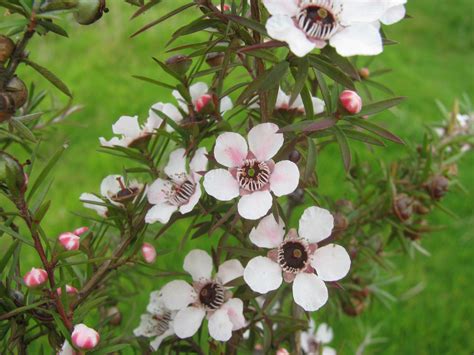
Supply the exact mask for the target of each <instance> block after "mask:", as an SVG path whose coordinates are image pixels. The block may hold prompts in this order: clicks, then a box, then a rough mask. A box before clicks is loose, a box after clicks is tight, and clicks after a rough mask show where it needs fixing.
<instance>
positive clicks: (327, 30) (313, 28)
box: [263, 0, 389, 57]
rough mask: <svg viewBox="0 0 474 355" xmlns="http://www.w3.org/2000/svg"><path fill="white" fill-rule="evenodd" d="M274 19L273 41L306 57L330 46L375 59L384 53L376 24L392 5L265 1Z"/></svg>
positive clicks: (354, 0) (348, 0) (367, 0)
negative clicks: (282, 43) (281, 42)
mask: <svg viewBox="0 0 474 355" xmlns="http://www.w3.org/2000/svg"><path fill="white" fill-rule="evenodd" d="M263 4H264V5H265V7H266V8H267V10H268V12H269V13H270V14H271V15H272V16H271V17H270V18H269V19H268V21H267V24H266V29H267V31H268V34H269V35H270V37H272V38H274V39H277V40H279V41H284V42H286V43H288V45H289V47H290V50H291V51H292V52H293V53H294V54H296V55H297V56H299V57H303V56H305V55H306V54H308V53H309V52H311V51H312V50H313V49H314V48H323V47H325V46H326V44H327V42H329V44H330V45H331V46H332V47H334V48H336V50H337V52H338V53H339V54H340V55H343V56H352V55H375V54H379V53H381V52H382V50H383V44H382V37H381V35H380V32H379V29H378V28H377V26H376V25H374V22H375V23H378V21H379V20H380V18H381V17H382V16H383V15H384V14H385V12H386V11H387V8H388V6H389V4H387V1H382V0H364V1H361V0H263Z"/></svg>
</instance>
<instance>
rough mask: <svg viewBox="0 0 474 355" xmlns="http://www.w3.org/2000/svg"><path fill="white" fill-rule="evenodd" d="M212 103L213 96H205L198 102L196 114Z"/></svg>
mask: <svg viewBox="0 0 474 355" xmlns="http://www.w3.org/2000/svg"><path fill="white" fill-rule="evenodd" d="M210 102H212V95H209V94H204V95H202V96H201V97H200V98H199V99H197V100H196V104H195V109H196V112H201V111H202V110H203V109H204V108H205V107H206V106H207V105H208V104H209V103H210Z"/></svg>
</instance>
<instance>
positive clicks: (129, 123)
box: [112, 116, 141, 138]
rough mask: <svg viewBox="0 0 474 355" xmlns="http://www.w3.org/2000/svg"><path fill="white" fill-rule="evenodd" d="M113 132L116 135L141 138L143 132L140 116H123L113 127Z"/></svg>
mask: <svg viewBox="0 0 474 355" xmlns="http://www.w3.org/2000/svg"><path fill="white" fill-rule="evenodd" d="M112 131H113V132H114V133H115V134H123V135H124V136H127V137H130V138H136V137H139V136H140V133H141V130H140V125H139V124H138V116H133V117H131V116H122V117H120V118H119V119H118V121H117V122H115V124H114V125H112Z"/></svg>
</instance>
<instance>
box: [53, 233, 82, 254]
mask: <svg viewBox="0 0 474 355" xmlns="http://www.w3.org/2000/svg"><path fill="white" fill-rule="evenodd" d="M58 239H59V243H61V245H62V246H63V247H64V249H66V250H77V249H79V245H80V240H81V238H79V237H78V236H77V235H76V234H74V233H71V232H66V233H63V234H61V235H60V236H59V238H58Z"/></svg>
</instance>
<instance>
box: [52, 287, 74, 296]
mask: <svg viewBox="0 0 474 355" xmlns="http://www.w3.org/2000/svg"><path fill="white" fill-rule="evenodd" d="M56 292H57V293H58V295H59V296H61V294H62V293H63V289H62V288H61V287H58V288H57V289H56ZM77 292H78V291H77V288H75V287H74V286H71V285H66V293H67V294H68V295H74V294H76V293H77Z"/></svg>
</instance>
